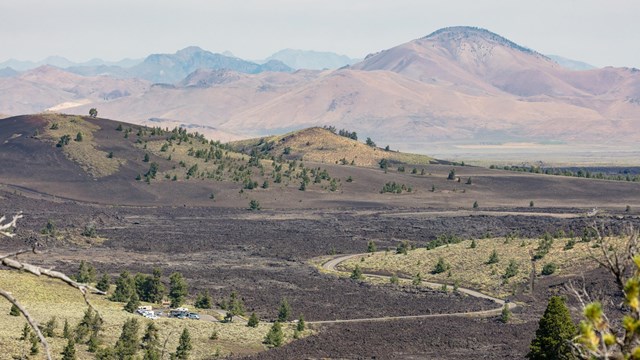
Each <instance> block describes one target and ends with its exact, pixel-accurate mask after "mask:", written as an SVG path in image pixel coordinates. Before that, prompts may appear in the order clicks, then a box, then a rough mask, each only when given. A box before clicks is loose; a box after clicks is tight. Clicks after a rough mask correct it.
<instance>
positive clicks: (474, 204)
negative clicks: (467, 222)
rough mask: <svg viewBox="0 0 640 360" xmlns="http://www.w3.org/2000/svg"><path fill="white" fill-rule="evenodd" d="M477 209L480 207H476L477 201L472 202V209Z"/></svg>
mask: <svg viewBox="0 0 640 360" xmlns="http://www.w3.org/2000/svg"><path fill="white" fill-rule="evenodd" d="M479 207H480V205H478V201H477V200H476V201H474V202H473V208H474V209H477V208H479Z"/></svg>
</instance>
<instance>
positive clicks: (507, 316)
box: [500, 304, 511, 324]
mask: <svg viewBox="0 0 640 360" xmlns="http://www.w3.org/2000/svg"><path fill="white" fill-rule="evenodd" d="M509 320H511V309H509V304H504V306H503V307H502V313H501V314H500V321H501V322H503V323H505V324H506V323H508V322H509Z"/></svg>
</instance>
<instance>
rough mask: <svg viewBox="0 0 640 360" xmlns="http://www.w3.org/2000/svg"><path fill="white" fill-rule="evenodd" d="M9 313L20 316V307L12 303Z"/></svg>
mask: <svg viewBox="0 0 640 360" xmlns="http://www.w3.org/2000/svg"><path fill="white" fill-rule="evenodd" d="M9 315H11V316H20V309H18V307H17V306H16V305H15V304H13V305H11V309H10V310H9Z"/></svg>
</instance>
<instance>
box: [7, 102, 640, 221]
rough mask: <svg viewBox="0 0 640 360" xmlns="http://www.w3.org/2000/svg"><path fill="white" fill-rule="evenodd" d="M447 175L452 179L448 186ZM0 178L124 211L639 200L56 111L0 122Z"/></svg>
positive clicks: (320, 139) (336, 139)
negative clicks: (128, 207)
mask: <svg viewBox="0 0 640 360" xmlns="http://www.w3.org/2000/svg"><path fill="white" fill-rule="evenodd" d="M78 134H80V135H78ZM363 137H364V136H362V135H361V138H363ZM287 148H288V149H287ZM239 150H242V151H243V152H239ZM382 158H384V159H387V165H388V168H387V169H381V167H380V165H379V161H380V160H381V159H382ZM452 169H455V171H456V175H457V178H458V179H460V181H452V180H448V179H447V177H448V174H449V172H450V170H452ZM0 179H1V180H0V187H2V188H4V189H9V190H10V191H16V192H19V193H20V194H22V195H25V196H27V197H33V198H44V199H47V200H49V201H81V202H91V203H99V204H113V205H131V206H161V205H169V206H180V207H182V206H185V205H187V204H188V205H190V206H203V207H211V206H215V207H219V208H236V209H246V208H247V207H248V204H249V202H250V201H251V200H256V201H259V203H260V204H262V206H263V207H265V208H275V209H285V208H286V209H292V208H310V207H311V208H323V209H325V208H330V209H335V208H336V207H348V208H360V207H402V208H407V207H409V208H411V207H424V206H425V204H428V206H429V207H432V208H434V209H464V208H470V206H471V204H472V203H473V202H474V201H478V202H480V203H481V204H482V205H481V206H483V207H487V208H504V207H524V206H528V205H529V201H530V200H534V201H535V203H536V205H537V206H541V207H543V206H547V207H558V206H560V207H578V208H588V209H591V208H593V207H594V206H598V207H604V208H606V207H610V208H614V209H615V208H620V207H621V206H623V205H624V204H629V203H631V204H633V203H636V202H637V201H639V200H640V199H638V196H640V192H638V191H637V190H638V189H637V187H638V184H637V183H632V182H617V181H602V180H590V179H581V178H566V177H558V176H551V175H538V174H519V173H512V172H506V171H500V170H491V169H483V168H477V167H469V166H454V165H452V164H447V163H441V162H439V161H437V160H434V159H433V158H430V157H427V156H421V155H412V154H403V153H398V152H395V151H385V150H383V149H382V148H378V147H372V146H367V145H365V144H363V143H362V142H357V141H354V140H352V139H348V138H346V137H342V136H338V135H336V134H334V133H333V132H331V131H328V130H326V129H321V128H311V129H306V130H302V131H298V132H294V133H289V134H285V135H281V136H276V137H271V138H264V139H256V140H252V141H244V142H236V143H230V144H221V143H220V142H217V141H212V140H208V139H207V138H205V137H204V136H203V135H202V134H199V133H196V132H189V131H187V130H186V129H184V128H173V129H166V128H159V127H143V126H139V125H133V124H129V123H123V122H119V121H112V120H108V119H103V118H90V117H82V116H75V115H62V114H53V113H47V114H38V115H26V116H18V117H11V118H7V119H2V120H0ZM469 179H473V181H470V180H469ZM456 180H457V179H456ZM303 184H304V185H303ZM389 188H393V189H394V193H392V194H389V193H387V192H385V190H384V189H389ZM400 190H401V193H395V191H400ZM559 196H561V197H562V199H569V200H566V201H565V202H563V203H562V204H559V203H558V197H559ZM595 204H597V205H595Z"/></svg>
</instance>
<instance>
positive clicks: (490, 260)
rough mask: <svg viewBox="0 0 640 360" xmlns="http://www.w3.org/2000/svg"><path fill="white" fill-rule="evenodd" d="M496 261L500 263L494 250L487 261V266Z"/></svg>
mask: <svg viewBox="0 0 640 360" xmlns="http://www.w3.org/2000/svg"><path fill="white" fill-rule="evenodd" d="M498 261H500V258H499V257H498V252H497V251H496V250H493V252H492V253H491V256H489V260H487V265H491V264H495V263H497V262H498Z"/></svg>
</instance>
